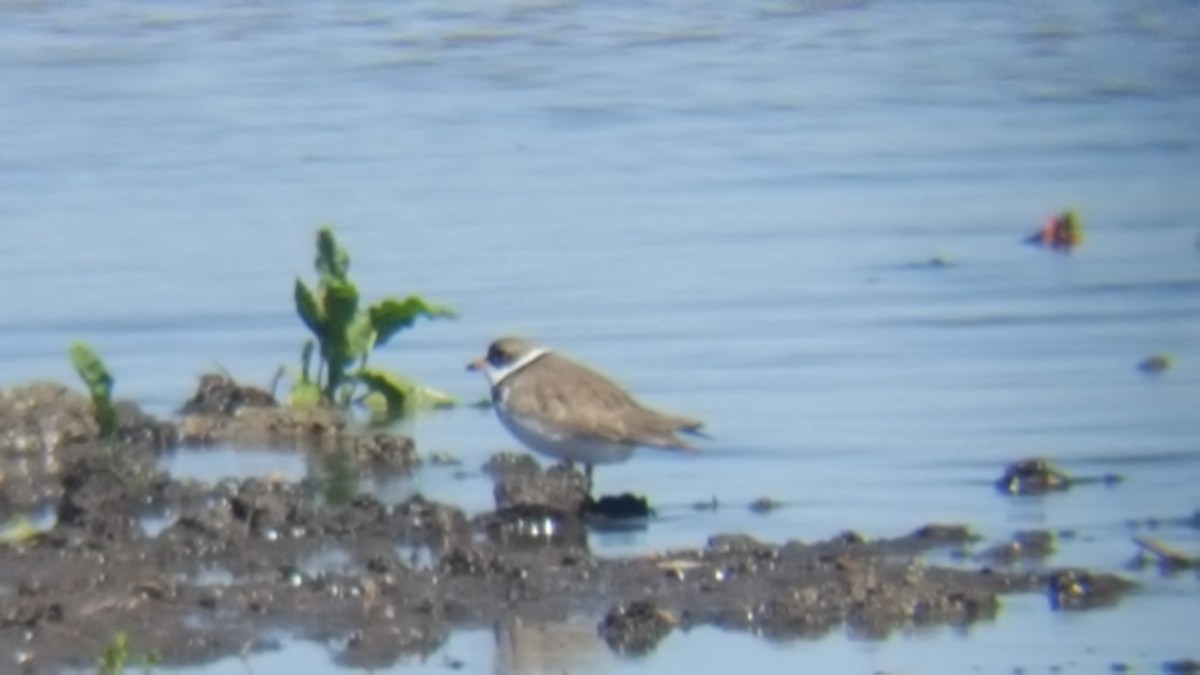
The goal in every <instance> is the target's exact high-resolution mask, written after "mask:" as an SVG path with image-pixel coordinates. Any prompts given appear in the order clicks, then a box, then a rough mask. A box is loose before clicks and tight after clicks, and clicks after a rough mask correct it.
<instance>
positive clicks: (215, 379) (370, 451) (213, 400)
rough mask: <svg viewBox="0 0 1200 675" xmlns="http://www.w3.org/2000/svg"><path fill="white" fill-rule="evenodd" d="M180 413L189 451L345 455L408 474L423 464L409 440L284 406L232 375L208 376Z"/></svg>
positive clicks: (323, 411)
mask: <svg viewBox="0 0 1200 675" xmlns="http://www.w3.org/2000/svg"><path fill="white" fill-rule="evenodd" d="M180 412H181V413H182V414H183V419H182V421H181V422H180V425H179V434H180V441H181V442H182V443H184V444H186V445H213V444H218V443H219V444H225V445H229V446H232V447H247V448H262V447H275V448H295V449H304V450H311V451H316V452H321V453H326V454H330V453H343V454H346V455H348V456H350V457H351V458H352V459H354V460H355V461H357V462H360V463H362V464H366V465H368V466H371V467H375V468H386V469H388V470H392V471H408V470H411V469H413V468H415V467H416V466H418V465H420V463H421V458H420V456H419V455H418V454H417V450H416V445H415V444H414V443H413V441H412V439H410V438H408V437H406V436H400V435H397V434H392V433H381V432H372V431H369V430H361V429H358V428H357V427H355V426H353V425H351V424H350V423H349V421H348V420H347V419H346V418H345V416H344V415H342V414H341V413H340V412H338V411H337V410H333V409H330V408H324V407H312V408H301V409H297V408H290V407H284V406H280V405H279V403H278V402H277V401H276V400H275V398H274V397H273V396H272V395H271V394H270V393H269V392H267V391H264V390H262V389H259V388H257V387H252V386H247V385H242V384H239V383H238V382H236V381H234V380H233V379H232V378H230V377H228V376H226V375H218V374H208V375H204V376H202V377H201V378H200V383H199V385H198V387H197V389H196V393H195V394H194V395H193V396H192V398H191V399H189V400H188V401H187V403H185V404H184V405H183V408H182V409H181V411H180Z"/></svg>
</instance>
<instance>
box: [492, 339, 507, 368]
mask: <svg viewBox="0 0 1200 675" xmlns="http://www.w3.org/2000/svg"><path fill="white" fill-rule="evenodd" d="M487 361H488V363H490V364H492V365H493V366H495V367H497V368H499V367H500V366H503V365H504V364H505V363H508V354H506V353H504V350H503V349H501V348H500V347H498V346H496V345H492V346H491V347H489V348H488V354H487Z"/></svg>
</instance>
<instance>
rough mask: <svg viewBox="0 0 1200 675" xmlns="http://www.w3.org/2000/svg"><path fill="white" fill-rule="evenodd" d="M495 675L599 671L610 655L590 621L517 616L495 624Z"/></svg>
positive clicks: (607, 668) (607, 665)
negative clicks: (529, 619)
mask: <svg viewBox="0 0 1200 675" xmlns="http://www.w3.org/2000/svg"><path fill="white" fill-rule="evenodd" d="M495 638H496V656H495V663H494V671H493V672H495V673H496V675H540V674H545V675H552V674H553V675H558V674H559V673H602V672H607V671H608V670H609V669H610V668H611V663H610V661H611V656H610V654H609V651H608V647H607V646H605V644H604V641H603V640H601V639H600V637H599V636H598V635H597V634H596V624H595V622H594V621H587V620H585V619H570V620H566V621H559V622H546V623H529V622H523V621H521V620H519V619H512V620H509V621H505V622H502V623H500V624H497V625H496V627H495Z"/></svg>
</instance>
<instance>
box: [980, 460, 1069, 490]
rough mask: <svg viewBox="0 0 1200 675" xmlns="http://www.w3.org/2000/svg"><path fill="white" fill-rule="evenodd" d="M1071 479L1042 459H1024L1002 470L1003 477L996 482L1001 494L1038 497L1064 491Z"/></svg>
mask: <svg viewBox="0 0 1200 675" xmlns="http://www.w3.org/2000/svg"><path fill="white" fill-rule="evenodd" d="M1070 486H1071V478H1070V477H1069V476H1067V474H1065V473H1063V472H1062V471H1060V470H1058V469H1056V468H1054V467H1053V466H1051V465H1050V463H1049V462H1048V461H1046V460H1044V459H1036V458H1035V459H1025V460H1021V461H1019V462H1014V463H1012V464H1010V465H1008V466H1007V467H1006V468H1005V469H1004V475H1002V476H1001V477H1000V479H999V480H997V481H996V488H997V489H999V490H1000V491H1001V492H1006V493H1008V494H1014V495H1040V494H1045V493H1047V492H1054V491H1058V490H1066V489H1067V488H1069V487H1070Z"/></svg>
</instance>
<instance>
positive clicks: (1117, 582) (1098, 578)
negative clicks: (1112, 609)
mask: <svg viewBox="0 0 1200 675" xmlns="http://www.w3.org/2000/svg"><path fill="white" fill-rule="evenodd" d="M1133 587H1134V584H1133V582H1131V581H1128V580H1126V579H1123V578H1121V577H1118V576H1115V575H1112V574H1097V573H1094V572H1089V571H1087V570H1073V569H1072V570H1059V571H1056V572H1052V573H1051V574H1050V576H1049V593H1050V602H1051V604H1052V605H1053V607H1054V608H1055V609H1064V610H1079V609H1092V608H1095V607H1108V606H1111V605H1114V604H1116V603H1117V601H1118V600H1120V599H1121V598H1122V597H1124V595H1125V594H1126V593H1128V592H1129V591H1130V590H1131V589H1132V588H1133Z"/></svg>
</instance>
